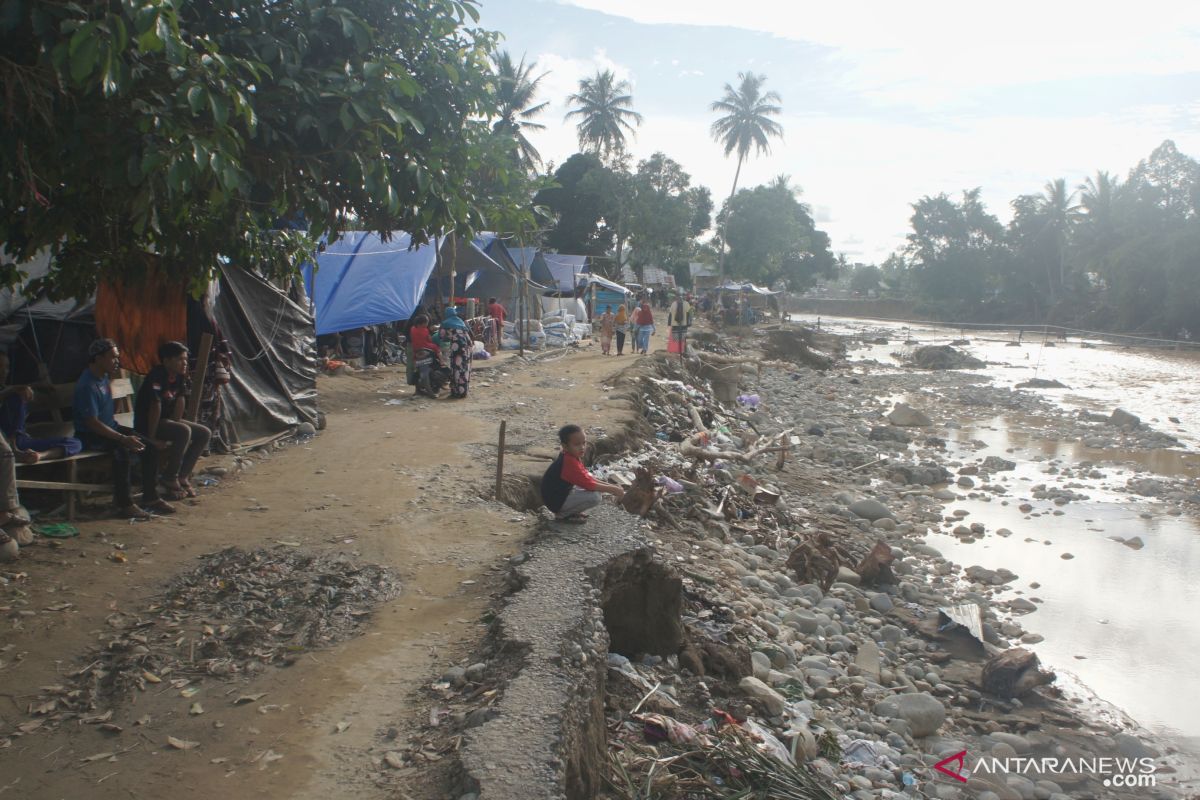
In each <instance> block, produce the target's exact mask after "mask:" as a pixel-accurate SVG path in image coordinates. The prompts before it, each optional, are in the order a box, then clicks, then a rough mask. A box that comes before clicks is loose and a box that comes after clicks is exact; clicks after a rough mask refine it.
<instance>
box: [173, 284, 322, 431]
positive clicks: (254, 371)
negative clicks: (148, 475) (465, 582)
mask: <svg viewBox="0 0 1200 800" xmlns="http://www.w3.org/2000/svg"><path fill="white" fill-rule="evenodd" d="M293 291H294V293H295V294H296V295H297V296H289V294H288V293H287V292H284V291H283V290H281V289H280V288H278V287H277V286H274V285H273V284H271V283H270V282H269V281H267V280H266V279H264V278H262V277H261V276H259V275H257V274H255V273H253V272H250V271H248V270H244V269H238V268H236V267H222V268H221V276H220V293H219V294H218V295H217V298H216V302H215V303H214V304H213V316H214V317H215V321H216V323H217V325H218V326H219V327H220V329H221V333H222V335H224V336H225V339H226V341H227V342H228V343H229V348H230V350H231V355H232V361H233V365H232V369H231V370H230V372H231V373H232V380H231V381H230V383H229V385H228V386H226V387H225V388H224V390H223V392H224V394H223V398H224V402H225V408H226V418H227V420H228V422H229V424H230V425H232V427H233V434H234V435H233V436H232V437H231V443H232V444H234V445H237V446H243V447H245V446H252V445H254V444H255V443H257V442H261V441H263V440H266V439H271V438H275V437H277V436H279V435H280V434H283V433H288V432H290V431H292V430H293V429H294V428H295V426H296V425H297V424H299V423H301V422H310V423H312V424H313V425H314V426H315V425H317V352H316V336H315V332H314V329H313V318H312V315H311V314H309V312H308V301H307V299H306V298H304V297H302V296H299V295H302V294H303V290H302V289H300V287H299V282H298V281H297V282H296V285H295V287H294V289H293ZM197 345H198V342H197V343H192V346H193V347H196V346H197Z"/></svg>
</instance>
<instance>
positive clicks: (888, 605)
mask: <svg viewBox="0 0 1200 800" xmlns="http://www.w3.org/2000/svg"><path fill="white" fill-rule="evenodd" d="M895 607H896V604H895V603H893V602H892V598H890V597H888V596H887V595H886V594H884V593H883V592H880V593H879V594H877V595H875V596H874V597H872V598H871V608H873V609H875V610H876V611H878V612H879V613H880V614H886V613H888V612H889V611H891V610H892V609H893V608H895Z"/></svg>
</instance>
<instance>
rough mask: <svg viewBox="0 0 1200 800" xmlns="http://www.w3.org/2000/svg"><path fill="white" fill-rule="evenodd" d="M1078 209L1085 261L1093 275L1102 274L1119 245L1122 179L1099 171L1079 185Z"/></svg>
mask: <svg viewBox="0 0 1200 800" xmlns="http://www.w3.org/2000/svg"><path fill="white" fill-rule="evenodd" d="M1078 188H1079V209H1080V211H1081V214H1080V219H1081V227H1083V228H1084V229H1085V230H1084V232H1083V236H1081V237H1080V238H1081V242H1082V248H1081V249H1082V251H1083V259H1084V262H1085V266H1086V268H1087V269H1088V270H1089V271H1090V272H1096V273H1099V272H1100V271H1101V269H1100V265H1101V263H1102V262H1103V261H1104V259H1105V258H1106V257H1107V256H1108V255H1109V253H1110V252H1111V251H1112V250H1113V248H1114V247H1115V246H1116V243H1117V194H1118V192H1119V191H1120V190H1121V188H1122V187H1121V183H1120V179H1119V178H1116V177H1114V176H1113V175H1111V174H1109V173H1108V172H1105V171H1104V170H1097V172H1096V175H1095V177H1089V178H1086V179H1085V180H1084V182H1083V183H1081V184H1079V187H1078Z"/></svg>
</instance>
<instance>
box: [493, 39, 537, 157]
mask: <svg viewBox="0 0 1200 800" xmlns="http://www.w3.org/2000/svg"><path fill="white" fill-rule="evenodd" d="M495 68H496V73H495V81H496V83H495V88H496V105H497V107H498V109H499V119H497V120H496V122H495V124H494V125H492V130H494V131H496V132H497V133H507V134H508V135H510V136H512V138H513V142H514V144H515V145H516V148H517V157H518V158H519V159H520V160H521V164H522V165H523V166H524V167H526V168H527V169H533V168H536V167H537V166H539V165H540V164H541V163H542V156H541V154H540V153H538V151H537V148H535V147H534V146H533V144H532V143H531V142H530V141H529V140H528V139H527V138H525V134H524V132H523V131H525V130H535V131H540V130H545V128H546V126H545V125H542V124H541V123H540V122H534V121H533V118H534V117H536V116H537V115H538V114H541V113H542V112H543V111H545V110H546V106H548V105H550V103H549V102H545V103H538V104H537V105H533V99H534V96H535V95H536V94H537V88H538V84H539V83H541V81H542V78H544V77H546V75H548V74H549V73H547V72H543V73H542V74H541V75H538V76H537V77H536V78H535V77H532V76H533V71H534V70H535V69H536V68H537V62H536V61H530V62H529V63H528V64H526V63H525V56H521V60H520V61H519V62H517V63H516V64H514V63H513V60H512V56H511V55H509V53H508V51H507V50H501V51H500V52H498V53H497V54H496V56H495Z"/></svg>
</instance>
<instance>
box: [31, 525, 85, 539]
mask: <svg viewBox="0 0 1200 800" xmlns="http://www.w3.org/2000/svg"><path fill="white" fill-rule="evenodd" d="M33 530H34V532H35V533H37V534H38V535H39V536H45V537H46V538H47V539H70V538H72V537H75V536H78V535H79V529H78V528H76V527H75V526H74V525H68V524H67V523H65V522H51V523H48V524H46V525H38V526H37V527H35V528H34V529H33Z"/></svg>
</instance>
